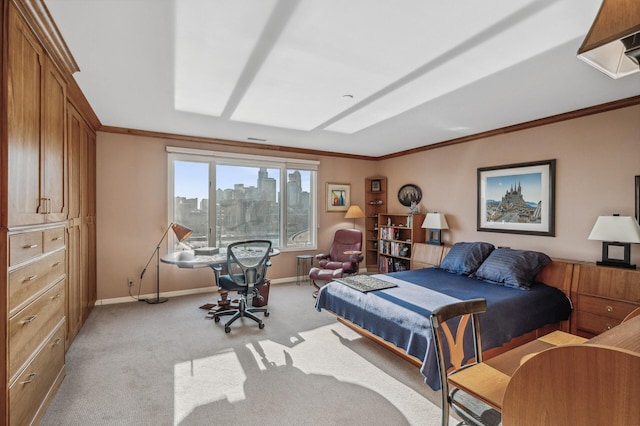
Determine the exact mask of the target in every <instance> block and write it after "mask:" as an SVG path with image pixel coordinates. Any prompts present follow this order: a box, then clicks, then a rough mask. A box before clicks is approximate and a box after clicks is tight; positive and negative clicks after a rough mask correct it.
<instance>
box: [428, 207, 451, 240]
mask: <svg viewBox="0 0 640 426" xmlns="http://www.w3.org/2000/svg"><path fill="white" fill-rule="evenodd" d="M422 227H423V228H425V229H428V230H429V231H428V232H429V238H428V239H427V243H429V244H435V245H438V246H441V245H442V244H443V243H442V239H441V237H442V230H443V229H449V224H448V223H447V218H446V217H444V214H443V213H438V212H433V213H427V216H426V217H425V218H424V222H422Z"/></svg>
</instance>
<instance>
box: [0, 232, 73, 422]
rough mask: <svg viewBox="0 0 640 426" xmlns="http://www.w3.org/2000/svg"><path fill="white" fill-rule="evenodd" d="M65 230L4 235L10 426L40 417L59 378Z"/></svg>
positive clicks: (61, 347)
mask: <svg viewBox="0 0 640 426" xmlns="http://www.w3.org/2000/svg"><path fill="white" fill-rule="evenodd" d="M64 236H65V228H64V226H63V225H56V226H52V227H50V228H44V229H43V228H39V229H37V230H30V231H25V232H10V233H9V236H8V238H9V268H8V274H7V275H8V276H7V283H8V297H7V311H8V317H9V324H8V334H9V336H8V363H7V364H8V382H9V408H10V410H9V412H10V417H9V420H10V424H15V425H20V424H29V423H30V422H31V421H32V420H33V419H34V418H38V417H39V416H40V415H42V413H41V412H40V410H41V407H46V406H47V405H48V404H47V403H46V402H48V399H49V398H51V397H52V396H53V394H54V392H53V390H55V389H56V388H57V386H58V385H59V384H60V382H61V381H62V378H63V377H64V353H65V327H64V324H65V279H66V267H65V265H66V261H65V238H64Z"/></svg>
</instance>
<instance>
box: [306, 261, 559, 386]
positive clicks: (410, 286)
mask: <svg viewBox="0 0 640 426" xmlns="http://www.w3.org/2000/svg"><path fill="white" fill-rule="evenodd" d="M375 277H376V278H380V279H384V280H389V281H392V282H394V283H396V284H398V287H394V288H390V289H385V290H378V291H371V292H368V293H362V292H360V291H357V290H354V289H352V288H350V287H348V286H346V285H344V284H341V283H338V282H331V283H329V284H327V285H326V286H324V287H322V288H321V289H320V292H319V293H318V298H317V300H316V309H317V310H318V311H320V310H321V309H323V308H324V309H328V310H330V311H332V312H334V313H336V314H337V315H340V316H341V317H343V318H345V319H347V320H349V321H351V322H352V323H354V324H357V325H359V326H360V327H362V328H364V329H365V330H368V331H370V332H371V333H373V334H375V335H377V336H380V337H382V338H383V339H384V340H386V341H388V342H391V343H393V344H395V345H396V346H398V347H400V348H402V349H404V350H405V351H406V352H407V353H408V354H409V355H412V356H414V357H416V358H418V359H422V360H423V364H422V368H421V372H422V374H423V375H424V376H425V381H426V382H427V384H428V385H429V386H431V388H433V389H434V390H437V389H439V388H440V377H439V375H438V365H437V360H436V356H435V350H434V348H433V345H432V344H431V340H432V332H431V324H430V322H429V315H430V314H431V311H432V310H433V309H435V308H437V307H438V306H442V305H446V304H449V303H453V302H456V301H459V300H468V299H473V298H477V297H483V298H485V299H487V311H486V312H485V313H483V314H481V315H480V326H481V332H482V347H483V350H488V349H491V348H495V347H499V346H502V345H503V344H505V343H506V342H508V341H509V340H511V339H512V338H514V337H518V336H520V335H522V334H525V333H528V332H530V331H533V330H535V329H537V328H540V327H542V326H544V325H547V324H553V323H556V322H559V321H564V320H567V319H569V315H570V314H571V309H572V307H571V302H570V300H569V299H568V298H567V297H566V296H565V295H564V293H562V292H561V291H560V290H558V289H557V288H554V287H550V286H547V285H544V284H541V283H536V284H534V285H533V286H532V288H531V290H529V291H525V290H519V289H514V288H508V287H504V286H499V285H495V284H490V283H486V282H484V281H480V280H476V279H473V278H469V277H465V276H460V275H455V274H452V273H449V272H446V271H442V270H440V269H437V268H426V269H418V270H412V271H403V272H395V273H391V274H386V275H375Z"/></svg>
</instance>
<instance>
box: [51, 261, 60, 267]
mask: <svg viewBox="0 0 640 426" xmlns="http://www.w3.org/2000/svg"><path fill="white" fill-rule="evenodd" d="M57 266H60V262H56V263H54V264H53V265H51V267H52V268H55V267H57Z"/></svg>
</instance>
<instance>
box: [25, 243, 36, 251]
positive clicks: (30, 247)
mask: <svg viewBox="0 0 640 426" xmlns="http://www.w3.org/2000/svg"><path fill="white" fill-rule="evenodd" d="M36 247H38V245H37V244H27V245H26V246H22V248H23V249H27V250H28V249H32V248H36Z"/></svg>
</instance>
